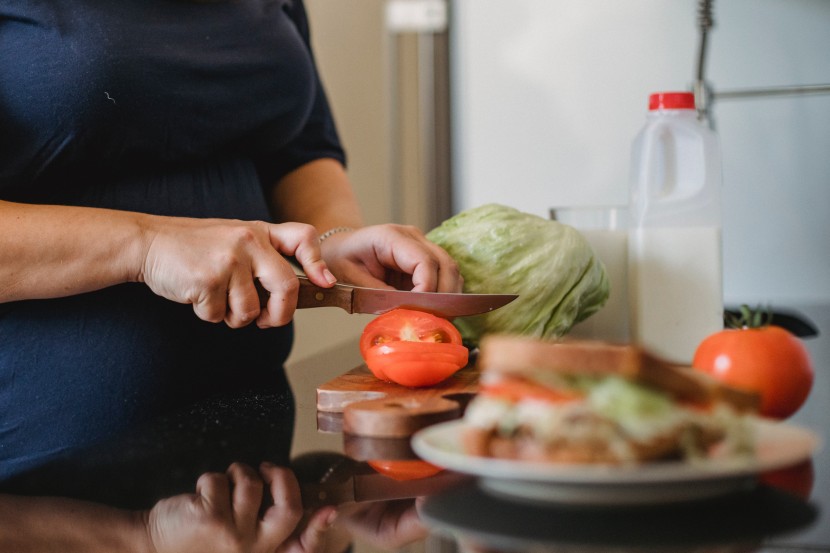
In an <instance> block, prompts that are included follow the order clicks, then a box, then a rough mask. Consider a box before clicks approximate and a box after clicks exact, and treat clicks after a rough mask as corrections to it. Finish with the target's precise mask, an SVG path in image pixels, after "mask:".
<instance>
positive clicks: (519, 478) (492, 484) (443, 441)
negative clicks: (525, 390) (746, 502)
mask: <svg viewBox="0 0 830 553" xmlns="http://www.w3.org/2000/svg"><path fill="white" fill-rule="evenodd" d="M463 427H464V421H463V420H456V421H451V422H446V423H441V424H437V425H434V426H430V427H428V428H425V429H424V430H421V431H420V432H418V433H417V434H415V436H414V437H413V439H412V448H413V449H414V451H415V453H417V454H418V456H419V457H421V458H422V459H424V460H426V461H429V462H430V463H433V464H435V465H438V466H441V467H444V468H447V469H450V470H454V471H456V472H461V473H465V474H470V475H473V476H478V477H480V480H479V482H480V485H481V486H482V487H483V488H484V489H485V490H487V491H489V492H492V493H494V494H497V495H500V496H505V497H509V498H519V499H524V500H530V501H536V502H545V503H551V502H553V503H571V504H585V505H598V504H604V505H626V504H641V503H669V502H679V501H688V500H692V499H702V498H706V497H712V496H715V495H721V494H724V493H728V492H732V491H737V490H740V489H746V488H750V487H752V486H754V485H755V482H756V478H757V476H758V474H759V473H761V472H765V471H770V470H775V469H778V468H783V467H787V466H790V465H793V464H796V463H798V462H800V461H804V460H806V459H808V458H809V457H810V456H811V455H812V454H813V452H814V451H815V450H816V448H817V447H818V445H819V439H818V436H817V435H816V434H815V433H813V432H812V431H810V430H807V429H805V428H801V427H798V426H793V425H790V424H787V423H781V422H771V421H767V420H759V421H757V423H756V428H755V434H756V438H755V442H756V447H755V449H756V451H755V455H754V456H726V455H718V454H715V455H713V456H712V457H710V458H707V459H702V460H697V461H694V462H688V461H669V462H659V463H647V464H641V465H632V466H609V465H565V464H551V463H533V462H527V461H512V460H506V459H492V458H487V457H476V456H472V455H467V454H465V453H464V452H463V451H462V449H461V443H462V440H461V432H462V429H463Z"/></svg>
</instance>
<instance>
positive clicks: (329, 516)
mask: <svg viewBox="0 0 830 553" xmlns="http://www.w3.org/2000/svg"><path fill="white" fill-rule="evenodd" d="M336 517H337V509H336V508H335V507H324V508H322V509H320V510H319V511H317V512H315V513H314V514H313V515H311V517H310V518H309V519H308V523H307V525H306V527H305V528H303V531H302V532H301V533H300V535H299V536H298V537H297V542H296V546H297V547H296V548H295V547H291V548H290V549H291V550H294V549H298V550H299V551H300V552H302V553H312V552H315V551H323V549H324V547H325V545H326V532H327V531H328V529H329V528H331V525H332V524H333V523H334V520H335V518H336Z"/></svg>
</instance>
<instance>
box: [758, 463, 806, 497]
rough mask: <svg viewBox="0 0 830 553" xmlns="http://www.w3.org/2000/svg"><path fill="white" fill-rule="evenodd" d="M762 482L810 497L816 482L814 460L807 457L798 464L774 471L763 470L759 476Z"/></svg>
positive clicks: (797, 494) (799, 495)
mask: <svg viewBox="0 0 830 553" xmlns="http://www.w3.org/2000/svg"><path fill="white" fill-rule="evenodd" d="M759 479H760V481H761V483H763V484H765V485H767V486H771V487H773V488H776V489H779V490H781V491H784V492H787V493H790V494H792V495H795V496H796V497H800V498H801V499H809V498H810V494H811V493H812V491H813V483H814V482H815V469H814V468H813V460H812V459H807V460H806V461H803V462H801V463H798V464H797V465H793V466H791V467H785V468H782V469H777V470H773V471H767V472H762V473H761V475H760V477H759Z"/></svg>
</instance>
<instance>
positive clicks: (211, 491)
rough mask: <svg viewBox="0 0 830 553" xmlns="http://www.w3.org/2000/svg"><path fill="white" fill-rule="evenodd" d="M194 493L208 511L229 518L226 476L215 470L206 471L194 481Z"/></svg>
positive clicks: (228, 490) (229, 500)
mask: <svg viewBox="0 0 830 553" xmlns="http://www.w3.org/2000/svg"><path fill="white" fill-rule="evenodd" d="M196 494H197V495H198V496H199V497H200V498H201V499H202V502H203V503H204V504H205V505H206V507H207V509H208V510H209V511H212V512H214V513H216V514H218V515H220V516H221V517H222V518H228V519H230V518H231V517H232V514H231V492H230V483H229V482H228V477H227V476H225V475H224V474H220V473H216V472H206V473H205V474H203V475H202V476H200V477H199V479H198V480H197V481H196Z"/></svg>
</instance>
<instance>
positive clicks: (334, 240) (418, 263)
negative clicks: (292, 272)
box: [322, 225, 464, 292]
mask: <svg viewBox="0 0 830 553" xmlns="http://www.w3.org/2000/svg"><path fill="white" fill-rule="evenodd" d="M322 250H323V257H324V259H325V260H326V263H327V264H328V266H329V267H330V268H331V270H332V271H333V272H334V274H336V275H337V276H338V278H340V280H341V281H345V282H349V283H351V284H356V285H358V286H369V287H375V288H379V287H380V288H383V287H386V286H387V285H390V286H393V287H395V288H399V289H412V290H414V291H416V292H435V291H438V292H461V289H462V286H463V284H464V280H463V279H462V278H461V274H460V273H459V271H458V265H457V264H456V263H455V261H454V260H453V259H452V258H451V257H450V256H449V254H448V253H447V252H445V251H444V250H443V249H442V248H441V247H440V246H438V245H436V244H433V243H432V242H430V241H429V240H427V239H426V237H425V236H424V234H423V233H422V232H421V231H420V230H418V229H417V228H415V227H411V226H403V225H375V226H369V227H364V228H361V229H357V230H354V231H351V232H340V233H337V234H334V235H332V236H330V237H329V238H328V239H326V240H325V241H324V242H323V244H322Z"/></svg>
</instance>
